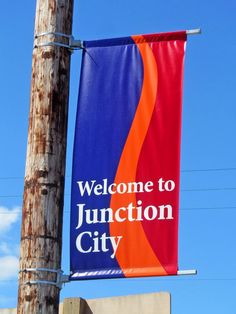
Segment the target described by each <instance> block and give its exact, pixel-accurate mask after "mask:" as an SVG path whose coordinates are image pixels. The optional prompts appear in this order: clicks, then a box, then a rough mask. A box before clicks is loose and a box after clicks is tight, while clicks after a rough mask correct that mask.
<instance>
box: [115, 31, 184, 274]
mask: <svg viewBox="0 0 236 314" xmlns="http://www.w3.org/2000/svg"><path fill="white" fill-rule="evenodd" d="M176 37H177V39H176ZM132 38H133V40H134V41H135V43H136V44H137V46H138V48H139V51H140V54H141V56H142V60H143V67H144V82H143V89H142V94H141V98H140V102H139V105H138V108H137V111H136V115H135V118H134V121H133V124H132V127H131V129H130V132H129V135H128V138H127V141H126V144H125V147H124V149H123V153H122V156H121V159H120V163H119V167H118V170H117V174H116V178H115V183H116V184H119V183H120V182H124V183H128V182H147V181H150V182H153V183H154V185H155V186H156V187H158V188H155V189H154V191H153V192H151V193H141V194H136V195H135V194H130V195H129V194H115V195H113V196H112V198H111V204H110V206H111V208H114V209H119V208H121V207H122V206H124V204H132V205H133V207H134V208H135V207H137V206H138V205H140V204H141V205H142V208H143V211H144V208H146V209H147V211H148V210H150V211H151V210H153V208H154V207H153V206H154V205H156V208H155V211H156V215H159V218H157V219H143V221H142V222H141V221H133V222H130V221H129V217H128V216H129V214H128V211H125V214H124V216H123V218H125V219H124V221H123V222H113V223H111V224H110V233H111V235H112V236H118V235H122V236H123V241H122V242H121V243H120V247H119V249H118V250H117V253H116V258H117V261H118V263H119V265H120V267H121V269H122V271H123V273H124V275H125V276H126V277H130V276H150V275H167V274H176V273H177V267H178V266H177V265H178V264H177V263H178V261H177V258H178V207H179V173H180V169H179V168H180V135H181V134H180V131H181V103H182V75H183V59H184V58H183V57H184V50H185V49H184V45H185V40H186V34H185V33H184V32H181V33H178V34H177V36H176V34H174V35H173V34H170V35H168V34H165V35H147V36H133V37H132ZM173 38H174V39H173ZM150 204H152V205H150ZM160 204H162V205H160ZM158 205H160V206H158ZM158 211H159V212H158ZM152 215H155V213H154V212H152ZM166 219H168V221H167V220H166Z"/></svg>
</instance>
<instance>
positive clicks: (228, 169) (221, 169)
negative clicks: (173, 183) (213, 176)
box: [181, 167, 236, 172]
mask: <svg viewBox="0 0 236 314" xmlns="http://www.w3.org/2000/svg"><path fill="white" fill-rule="evenodd" d="M235 170H236V168H234V167H232V168H208V169H189V170H187V169H186V170H181V172H213V171H235Z"/></svg>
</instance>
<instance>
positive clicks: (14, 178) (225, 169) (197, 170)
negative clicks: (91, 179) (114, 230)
mask: <svg viewBox="0 0 236 314" xmlns="http://www.w3.org/2000/svg"><path fill="white" fill-rule="evenodd" d="M235 170H236V167H231V168H206V169H184V170H181V172H183V173H188V172H214V171H235ZM66 178H71V176H66ZM22 179H24V177H23V176H22V177H20V176H19V177H14V176H12V177H10V176H9V177H8V176H7V177H0V180H22Z"/></svg>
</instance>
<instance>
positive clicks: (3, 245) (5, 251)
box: [0, 241, 20, 256]
mask: <svg viewBox="0 0 236 314" xmlns="http://www.w3.org/2000/svg"><path fill="white" fill-rule="evenodd" d="M19 251H20V247H19V245H15V244H14V245H13V244H11V243H9V242H5V241H2V242H0V255H15V256H19Z"/></svg>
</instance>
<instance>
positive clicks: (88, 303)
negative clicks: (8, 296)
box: [0, 292, 171, 314]
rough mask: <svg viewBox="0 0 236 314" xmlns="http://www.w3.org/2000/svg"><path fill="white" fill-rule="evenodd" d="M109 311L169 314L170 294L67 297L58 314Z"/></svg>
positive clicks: (10, 313)
mask: <svg viewBox="0 0 236 314" xmlns="http://www.w3.org/2000/svg"><path fill="white" fill-rule="evenodd" d="M111 313H112V314H170V313H171V306H170V294H169V293H168V292H159V293H148V294H137V295H130V296H123V297H113V298H103V299H94V300H84V299H82V298H68V299H65V300H64V302H63V304H60V310H59V314H111ZM0 314H16V309H0ZM27 314H28V313H27ZM30 314H36V313H30ZM45 314H46V313H45Z"/></svg>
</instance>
